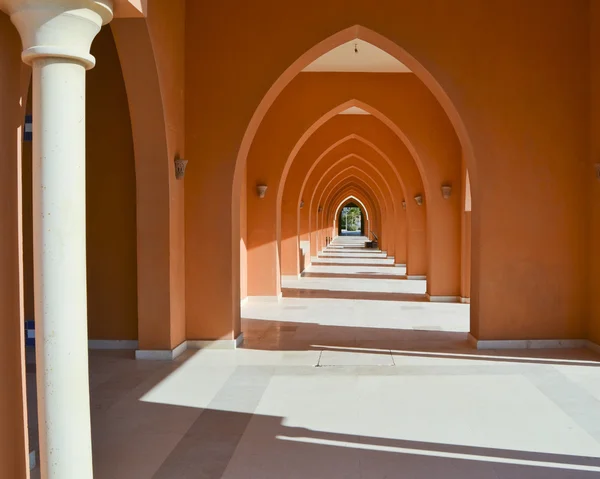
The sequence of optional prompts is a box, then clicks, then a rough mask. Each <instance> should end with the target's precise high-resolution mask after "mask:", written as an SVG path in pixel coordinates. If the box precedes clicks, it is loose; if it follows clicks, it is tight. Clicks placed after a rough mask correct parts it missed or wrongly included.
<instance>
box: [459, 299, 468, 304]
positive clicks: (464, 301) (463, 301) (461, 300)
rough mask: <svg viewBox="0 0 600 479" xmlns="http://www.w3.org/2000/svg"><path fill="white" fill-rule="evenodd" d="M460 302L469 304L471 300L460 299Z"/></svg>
mask: <svg viewBox="0 0 600 479" xmlns="http://www.w3.org/2000/svg"><path fill="white" fill-rule="evenodd" d="M460 302H461V303H463V304H471V298H460Z"/></svg>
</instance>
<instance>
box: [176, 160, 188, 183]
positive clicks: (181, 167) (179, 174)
mask: <svg viewBox="0 0 600 479" xmlns="http://www.w3.org/2000/svg"><path fill="white" fill-rule="evenodd" d="M187 163H188V160H184V159H183V158H179V157H176V158H175V179H176V180H182V179H183V177H184V176H185V167H186V166H187Z"/></svg>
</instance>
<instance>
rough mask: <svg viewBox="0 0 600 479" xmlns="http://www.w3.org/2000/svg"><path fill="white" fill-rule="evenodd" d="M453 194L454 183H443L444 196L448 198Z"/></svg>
mask: <svg viewBox="0 0 600 479" xmlns="http://www.w3.org/2000/svg"><path fill="white" fill-rule="evenodd" d="M451 194H452V185H442V198H444V199H445V200H447V199H448V198H450V195H451Z"/></svg>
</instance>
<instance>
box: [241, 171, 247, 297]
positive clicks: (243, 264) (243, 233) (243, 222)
mask: <svg viewBox="0 0 600 479" xmlns="http://www.w3.org/2000/svg"><path fill="white" fill-rule="evenodd" d="M244 176H245V173H244ZM247 194H248V193H247V187H246V182H245V181H244V182H243V183H242V191H241V193H240V299H245V298H247V297H248V255H247V250H246V244H247V243H248V208H247V198H246V196H247Z"/></svg>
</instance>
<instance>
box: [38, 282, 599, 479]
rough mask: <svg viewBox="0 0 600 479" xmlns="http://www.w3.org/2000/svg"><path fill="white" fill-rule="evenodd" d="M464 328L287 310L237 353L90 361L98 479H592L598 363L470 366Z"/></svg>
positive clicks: (450, 319) (370, 310)
mask: <svg viewBox="0 0 600 479" xmlns="http://www.w3.org/2000/svg"><path fill="white" fill-rule="evenodd" d="M332 274H335V272H333V273H332ZM374 276H376V275H374ZM370 281H375V282H377V281H381V280H380V279H377V278H376V277H374V278H372V279H370ZM384 281H385V280H384ZM396 281H403V280H401V279H399V280H396ZM309 286H310V285H309ZM468 312H469V310H468V306H467V305H462V304H434V303H427V302H422V301H403V302H396V301H378V300H369V299H334V298H283V299H282V300H281V301H280V302H278V303H268V302H265V303H260V302H250V303H248V304H245V305H244V306H243V310H242V313H243V317H244V319H243V330H244V335H245V342H244V345H243V348H241V349H238V350H217V349H210V348H209V349H203V350H199V351H187V352H186V353H184V355H183V356H182V357H180V358H179V359H178V360H176V361H174V362H160V361H135V360H134V359H133V353H132V352H130V351H120V352H115V351H112V352H109V351H106V352H100V351H91V352H90V375H91V385H90V387H91V401H92V429H93V448H94V468H95V478H96V479H147V478H153V479H188V478H189V479H192V478H194V479H196V478H202V479H219V478H225V479H288V478H290V479H320V478H323V479H342V478H344V479H355V478H356V479H358V478H364V479H383V478H406V479H421V478H422V479H434V478H444V479H446V478H447V479H455V478H456V479H458V478H460V479H467V478H473V479H488V478H491V479H517V478H518V479H530V478H531V479H537V478H539V479H559V478H561V479H562V478H569V479H584V478H598V477H600V356H598V355H596V354H595V353H593V352H591V351H589V350H536V351H532V350H521V351H485V352H483V351H475V350H473V349H471V348H470V347H469V345H468V342H467V332H468V329H469V316H468ZM36 474H38V472H37V471H34V474H33V476H32V477H34V478H35V477H39V476H36Z"/></svg>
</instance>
